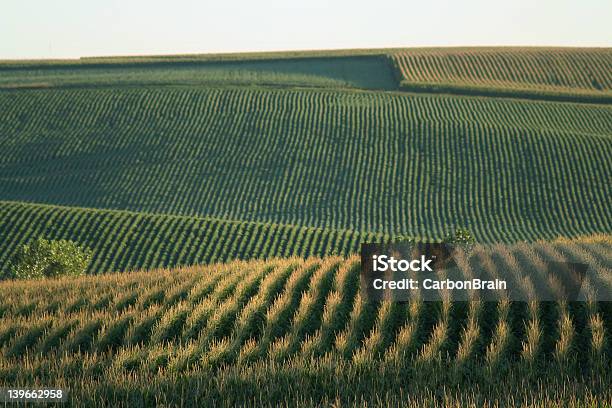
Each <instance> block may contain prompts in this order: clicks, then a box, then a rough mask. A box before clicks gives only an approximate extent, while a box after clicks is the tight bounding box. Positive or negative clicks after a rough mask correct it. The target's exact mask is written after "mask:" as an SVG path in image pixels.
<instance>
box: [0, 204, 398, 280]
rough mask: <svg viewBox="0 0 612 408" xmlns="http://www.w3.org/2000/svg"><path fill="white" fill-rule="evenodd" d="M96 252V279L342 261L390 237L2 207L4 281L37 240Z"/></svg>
mask: <svg viewBox="0 0 612 408" xmlns="http://www.w3.org/2000/svg"><path fill="white" fill-rule="evenodd" d="M40 236H44V237H47V238H48V239H54V240H59V239H67V240H71V241H74V242H79V243H80V244H82V245H84V246H85V247H87V248H90V249H91V250H92V251H93V260H92V262H91V264H90V265H89V268H88V272H89V273H91V274H96V273H103V272H111V271H128V270H136V269H155V268H165V267H169V266H176V265H195V264H208V263H215V262H223V261H228V260H232V259H256V258H271V257H291V256H299V257H303V258H306V257H310V256H319V257H322V256H326V255H343V256H348V255H349V254H352V253H355V252H358V251H359V245H360V243H361V242H380V241H389V240H390V239H391V237H389V236H385V235H383V234H375V233H363V234H359V233H356V232H353V231H347V230H333V229H323V228H311V227H299V226H293V225H279V224H272V223H261V222H247V221H227V220H222V219H214V218H199V217H186V216H174V215H155V214H148V213H138V212H129V211H116V210H103V209H91V208H74V207H61V206H52V205H40V204H27V203H22V202H5V201H0V279H1V277H2V275H3V273H6V272H7V271H8V266H9V263H10V261H11V257H12V256H13V254H15V253H16V251H17V248H19V246H20V245H23V244H27V243H29V242H31V241H33V240H35V239H36V238H37V237H40Z"/></svg>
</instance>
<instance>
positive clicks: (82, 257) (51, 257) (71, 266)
mask: <svg viewBox="0 0 612 408" xmlns="http://www.w3.org/2000/svg"><path fill="white" fill-rule="evenodd" d="M91 258H92V252H91V250H89V249H88V248H84V247H81V246H79V245H78V244H76V243H75V242H72V241H66V240H63V239H62V240H59V241H53V240H51V241H50V240H46V239H43V238H38V239H37V240H36V241H34V242H33V243H31V244H25V245H22V246H21V247H20V248H19V249H18V250H17V253H16V254H15V256H14V258H13V260H12V262H11V264H10V272H9V276H8V277H9V278H15V279H42V278H55V277H59V276H79V275H83V274H84V273H85V271H86V270H87V266H88V265H89V263H90V262H91Z"/></svg>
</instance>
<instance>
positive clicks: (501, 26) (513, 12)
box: [0, 0, 612, 59]
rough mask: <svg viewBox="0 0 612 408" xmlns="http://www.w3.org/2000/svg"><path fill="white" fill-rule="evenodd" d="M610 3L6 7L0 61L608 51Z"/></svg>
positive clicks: (3, 1)
mask: <svg viewBox="0 0 612 408" xmlns="http://www.w3.org/2000/svg"><path fill="white" fill-rule="evenodd" d="M611 21H612V1H611V0H507V1H496V0H448V1H439V0H438V1H436V0H420V1H408V0H308V1H291V0H233V1H232V0H223V1H211V0H166V1H159V0H0V59H14V58H76V57H80V56H102V55H147V54H149V55H150V54H186V53H209V52H215V53H216V52H242V51H274V50H303V49H334V48H385V47H415V46H458V45H558V46H604V47H610V46H612V23H611Z"/></svg>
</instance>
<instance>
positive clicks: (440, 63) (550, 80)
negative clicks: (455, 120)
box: [391, 47, 612, 103]
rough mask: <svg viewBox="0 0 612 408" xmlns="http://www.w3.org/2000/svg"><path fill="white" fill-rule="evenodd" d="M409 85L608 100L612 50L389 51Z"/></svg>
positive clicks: (610, 98)
mask: <svg viewBox="0 0 612 408" xmlns="http://www.w3.org/2000/svg"><path fill="white" fill-rule="evenodd" d="M391 58H392V61H393V63H394V64H395V65H396V67H397V69H398V71H399V72H400V76H401V78H402V81H401V83H402V86H403V87H404V89H409V90H417V91H418V90H423V91H427V90H430V91H446V92H451V93H454V92H455V93H473V94H484V95H492V96H494V95H496V94H497V95H499V96H522V97H533V98H538V97H539V98H552V99H567V100H576V101H580V100H585V101H599V102H607V103H609V102H611V101H612V74H611V72H612V50H611V49H609V48H602V49H580V48H577V49H572V48H566V49H559V48H513V47H510V48H447V49H422V50H419V49H413V50H406V51H403V52H397V53H394V54H392V56H391Z"/></svg>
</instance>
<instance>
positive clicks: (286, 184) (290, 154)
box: [0, 88, 612, 242]
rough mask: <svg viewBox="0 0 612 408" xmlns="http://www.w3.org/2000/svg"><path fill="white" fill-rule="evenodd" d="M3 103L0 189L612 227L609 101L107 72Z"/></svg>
mask: <svg viewBox="0 0 612 408" xmlns="http://www.w3.org/2000/svg"><path fill="white" fill-rule="evenodd" d="M0 115H1V116H2V118H3V120H2V121H0V134H2V136H3V138H2V139H1V141H0V148H1V150H2V152H3V154H2V155H1V156H0V195H1V197H2V199H3V200H11V201H28V202H38V203H47V204H55V205H65V206H78V207H89V208H105V209H119V210H129V211H138V212H146V213H153V214H171V215H185V216H194V217H214V218H220V219H228V220H240V221H256V222H262V223H275V224H288V225H297V226H307V227H314V228H325V229H336V230H349V231H355V232H358V233H363V232H366V233H382V234H388V235H392V236H396V235H407V236H419V237H429V238H440V237H441V236H443V235H444V234H445V233H446V232H447V231H448V230H449V229H452V228H453V227H454V226H457V225H462V226H465V227H468V228H469V229H471V230H472V231H473V233H474V235H475V236H476V238H477V239H478V240H479V241H481V242H495V241H506V242H512V241H516V240H534V239H540V238H555V237H557V236H561V235H562V236H576V235H582V234H590V233H606V232H609V231H610V218H609V209H610V207H611V204H612V202H611V200H610V197H611V196H610V194H609V181H610V175H611V173H610V161H609V157H610V156H612V143H611V139H610V135H611V134H612V110H611V107H610V106H609V105H596V104H590V105H587V104H573V103H557V102H533V101H522V100H521V101H519V100H509V99H508V100H504V99H495V98H468V97H456V96H415V95H403V94H395V93H377V92H368V91H340V90H336V91H322V90H269V89H258V90H244V89H227V88H219V89H210V88H202V89H174V88H159V89H141V88H137V89H132V88H112V89H76V90H64V89H61V90H28V91H10V92H4V93H0ZM37 146H41V147H42V146H44V148H36V147H37ZM498 169H501V170H502V171H498ZM75 186H78V188H75ZM8 222H10V220H8Z"/></svg>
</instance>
